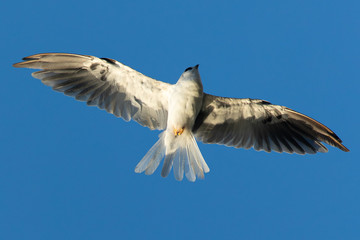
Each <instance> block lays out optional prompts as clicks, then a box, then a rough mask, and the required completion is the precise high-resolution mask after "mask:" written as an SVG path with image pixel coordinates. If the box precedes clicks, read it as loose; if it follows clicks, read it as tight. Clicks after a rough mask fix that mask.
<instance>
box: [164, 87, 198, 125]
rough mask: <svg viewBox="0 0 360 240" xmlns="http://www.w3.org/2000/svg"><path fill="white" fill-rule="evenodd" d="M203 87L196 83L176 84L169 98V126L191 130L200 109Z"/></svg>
mask: <svg viewBox="0 0 360 240" xmlns="http://www.w3.org/2000/svg"><path fill="white" fill-rule="evenodd" d="M202 99H203V92H202V88H201V89H200V88H199V87H197V86H196V84H179V85H178V84H176V85H174V89H173V91H172V94H171V95H170V98H169V109H168V124H167V126H168V128H171V129H170V130H172V129H173V128H175V129H182V128H185V130H189V129H191V128H192V126H193V124H194V122H195V118H196V116H197V114H198V113H199V111H200V108H201V105H202Z"/></svg>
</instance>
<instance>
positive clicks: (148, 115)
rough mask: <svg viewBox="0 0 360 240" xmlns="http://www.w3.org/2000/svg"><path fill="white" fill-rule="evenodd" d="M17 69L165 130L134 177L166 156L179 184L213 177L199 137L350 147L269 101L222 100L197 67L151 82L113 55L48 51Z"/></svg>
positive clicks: (269, 145)
mask: <svg viewBox="0 0 360 240" xmlns="http://www.w3.org/2000/svg"><path fill="white" fill-rule="evenodd" d="M23 60H24V62H20V63H16V64H14V67H21V68H34V69H42V70H41V71H39V72H34V73H33V74H32V76H33V77H35V78H38V79H41V81H42V82H43V83H44V84H45V85H48V86H51V87H52V89H54V90H55V91H59V92H63V93H64V94H65V95H68V96H72V97H75V99H77V100H80V101H86V102H87V104H88V105H96V106H98V107H99V108H100V109H105V110H106V111H107V112H109V113H112V114H114V115H115V116H117V117H122V118H123V119H124V120H125V121H129V120H130V119H131V118H132V119H134V120H135V121H137V122H138V123H140V124H141V125H142V126H145V127H148V128H150V129H159V130H163V129H165V130H164V131H163V132H162V133H161V134H160V135H159V140H158V141H157V142H156V143H155V145H154V146H153V147H152V148H151V149H150V150H149V151H148V153H147V154H146V155H145V156H144V158H143V159H142V160H141V161H140V162H139V163H138V165H137V166H136V168H135V172H137V173H141V172H144V171H145V174H148V175H150V174H153V173H154V171H155V170H156V168H157V167H158V166H159V164H160V161H161V160H162V159H163V158H164V164H163V168H162V171H161V176H163V177H166V176H168V175H169V172H170V170H171V168H172V167H173V168H174V170H173V171H174V175H175V178H176V180H179V181H181V180H182V179H183V176H184V173H185V176H186V177H187V179H188V180H189V181H195V180H196V177H200V178H203V177H204V173H207V172H209V167H208V166H207V164H206V162H205V160H204V158H203V157H202V155H201V152H200V150H199V148H198V146H197V143H196V140H195V138H196V139H197V140H199V141H202V142H204V143H217V144H223V145H226V146H232V147H236V148H246V149H249V148H251V147H253V148H254V149H255V150H257V151H259V150H264V151H266V152H271V151H272V150H274V151H276V152H287V153H298V154H305V153H310V154H313V153H316V152H327V151H328V150H327V148H326V147H325V146H324V145H323V144H322V143H321V142H324V143H327V144H329V145H331V146H334V147H337V148H339V149H341V150H343V151H345V152H348V151H349V150H348V149H347V148H346V147H345V146H344V145H343V144H342V141H341V139H340V138H339V137H338V136H337V135H336V134H335V133H334V132H333V131H331V130H330V129H329V128H327V127H326V126H324V125H323V124H321V123H319V122H317V121H315V120H314V119H312V118H310V117H308V116H305V115H303V114H301V113H298V112H296V111H294V110H292V109H289V108H287V107H284V106H279V105H273V104H271V103H269V102H267V101H264V100H258V99H249V98H243V99H241V98H226V97H217V96H213V95H210V94H207V93H204V92H203V86H202V82H201V79H200V74H199V71H198V65H196V66H194V67H189V68H187V69H186V70H185V71H184V73H183V74H182V75H181V76H180V78H179V80H178V81H177V83H176V84H174V85H171V84H168V83H164V82H160V81H157V80H155V79H152V78H150V77H147V76H145V75H143V74H141V73H139V72H137V71H135V70H133V69H132V68H130V67H128V66H125V65H124V64H122V63H120V62H118V61H115V60H113V59H109V58H97V57H93V56H87V55H77V54H68V53H42V54H36V55H32V56H29V57H25V58H23Z"/></svg>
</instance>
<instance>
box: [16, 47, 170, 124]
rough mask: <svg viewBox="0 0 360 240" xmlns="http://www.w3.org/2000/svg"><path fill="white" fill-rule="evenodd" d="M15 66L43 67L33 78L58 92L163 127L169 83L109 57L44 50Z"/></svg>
mask: <svg viewBox="0 0 360 240" xmlns="http://www.w3.org/2000/svg"><path fill="white" fill-rule="evenodd" d="M23 60H24V62H20V63H16V64H14V67H22V68H35V69H42V71H39V72H34V73H33V74H32V76H33V77H35V78H38V79H41V81H42V82H43V83H44V84H45V85H48V86H51V87H52V88H53V89H54V90H55V91H59V92H63V93H64V94H65V95H68V96H72V97H75V98H76V99H77V100H80V101H86V102H87V104H88V105H96V106H98V107H99V108H100V109H105V110H106V111H108V112H109V113H112V114H114V115H115V116H117V117H122V118H123V119H124V120H126V121H129V120H130V119H131V118H133V119H134V120H135V121H137V122H138V123H140V124H141V125H143V126H146V127H149V128H150V129H164V128H166V122H167V108H168V95H169V89H170V86H171V85H170V84H167V83H164V82H160V81H157V80H154V79H152V78H149V77H147V76H145V75H143V74H141V73H139V72H137V71H135V70H133V69H131V68H130V67H128V66H125V65H123V64H121V63H119V62H117V61H115V60H112V59H108V58H97V57H93V56H87V55H77V54H68V53H42V54H36V55H32V56H29V57H25V58H23Z"/></svg>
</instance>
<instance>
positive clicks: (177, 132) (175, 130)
mask: <svg viewBox="0 0 360 240" xmlns="http://www.w3.org/2000/svg"><path fill="white" fill-rule="evenodd" d="M184 130H185V128H184V127H182V128H180V129H176V128H174V130H173V131H174V135H175V137H176V136H180V135H181V134H182V133H183V132H184Z"/></svg>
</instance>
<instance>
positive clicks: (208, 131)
mask: <svg viewBox="0 0 360 240" xmlns="http://www.w3.org/2000/svg"><path fill="white" fill-rule="evenodd" d="M193 133H194V134H195V137H196V138H197V139H198V140H200V141H202V142H204V143H217V144H223V145H227V146H233V147H236V148H240V147H241V148H246V149H248V148H251V147H253V148H254V149H255V150H265V151H267V152H270V151H271V150H274V151H277V152H288V153H294V152H295V153H299V154H305V153H316V152H327V151H328V150H327V148H326V147H325V146H324V145H323V144H322V143H321V142H325V143H327V144H329V145H331V146H335V147H337V148H340V149H341V150H343V151H346V152H347V151H349V150H348V149H347V148H346V147H345V146H344V145H343V144H342V143H341V142H342V141H341V139H340V138H339V137H338V136H337V135H336V134H335V133H334V132H333V131H331V130H330V129H329V128H327V127H326V126H324V125H323V124H321V123H319V122H317V121H316V120H314V119H312V118H310V117H308V116H305V115H303V114H301V113H298V112H296V111H294V110H292V109H289V108H287V107H283V106H279V105H273V104H271V103H269V102H267V101H263V100H257V99H236V98H224V97H217V96H213V95H209V94H205V93H204V99H203V106H202V109H201V111H200V113H199V114H198V116H197V118H196V121H195V124H194V127H193Z"/></svg>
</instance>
